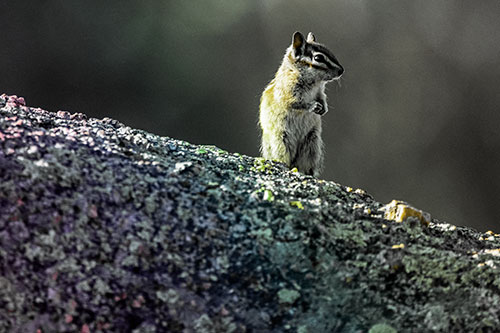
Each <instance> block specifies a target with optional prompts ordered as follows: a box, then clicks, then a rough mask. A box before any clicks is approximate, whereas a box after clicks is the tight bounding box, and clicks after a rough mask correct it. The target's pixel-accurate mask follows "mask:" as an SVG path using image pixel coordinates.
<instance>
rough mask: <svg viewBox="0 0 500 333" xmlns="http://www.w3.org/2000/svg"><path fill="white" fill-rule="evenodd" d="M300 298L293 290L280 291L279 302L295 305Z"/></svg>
mask: <svg viewBox="0 0 500 333" xmlns="http://www.w3.org/2000/svg"><path fill="white" fill-rule="evenodd" d="M299 297H300V293H299V292H298V291H297V290H293V289H281V290H280V291H278V301H279V302H280V303H285V304H293V303H295V301H296V300H297V299H298V298H299Z"/></svg>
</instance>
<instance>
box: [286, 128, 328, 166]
mask: <svg viewBox="0 0 500 333" xmlns="http://www.w3.org/2000/svg"><path fill="white" fill-rule="evenodd" d="M320 134H321V133H320V130H319V129H318V128H316V127H314V128H312V129H311V130H310V131H309V133H308V134H307V135H306V136H305V137H304V139H303V140H302V141H301V142H300V144H299V145H298V147H297V151H296V153H295V156H294V158H293V160H292V163H291V166H292V167H297V169H298V170H299V171H300V172H302V173H305V174H307V175H312V176H318V175H319V173H320V172H321V165H322V162H323V141H322V140H321V135H320Z"/></svg>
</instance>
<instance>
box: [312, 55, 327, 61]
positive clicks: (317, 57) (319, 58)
mask: <svg viewBox="0 0 500 333" xmlns="http://www.w3.org/2000/svg"><path fill="white" fill-rule="evenodd" d="M313 59H314V61H317V62H325V56H324V55H322V54H316V55H315V56H314V58H313Z"/></svg>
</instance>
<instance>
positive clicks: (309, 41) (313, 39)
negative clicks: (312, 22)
mask: <svg viewBox="0 0 500 333" xmlns="http://www.w3.org/2000/svg"><path fill="white" fill-rule="evenodd" d="M315 41H316V37H314V35H313V33H312V32H310V33H308V34H307V42H308V43H313V42H315Z"/></svg>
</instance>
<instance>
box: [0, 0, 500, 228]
mask: <svg viewBox="0 0 500 333" xmlns="http://www.w3.org/2000/svg"><path fill="white" fill-rule="evenodd" d="M0 3H1V4H2V6H0V8H1V19H0V40H1V46H0V68H1V74H0V93H1V92H4V93H7V94H17V95H20V96H24V97H25V98H26V100H27V103H28V105H30V106H39V107H42V108H45V109H48V110H51V111H57V110H68V111H71V112H83V113H86V114H87V115H89V116H93V117H98V118H102V117H106V116H107V117H112V118H116V119H118V120H120V121H121V122H123V123H125V124H127V125H129V126H132V127H136V128H142V129H144V130H147V131H149V132H153V133H156V134H159V135H164V136H170V137H173V138H177V139H182V140H186V141H189V142H192V143H198V144H214V145H217V146H218V147H220V148H223V149H225V150H228V151H230V152H239V153H243V154H247V155H251V156H257V155H258V154H259V150H258V147H259V130H258V126H257V113H258V105H259V98H260V94H261V92H262V90H263V89H264V87H265V86H266V84H267V83H268V82H269V81H270V80H271V79H272V78H273V76H274V73H275V71H276V69H277V68H278V66H279V65H280V62H281V58H282V56H283V54H284V51H285V49H286V48H287V47H288V45H289V44H290V42H291V36H292V33H293V32H294V31H296V30H299V31H302V32H303V33H307V32H309V31H312V32H314V33H315V35H316V38H317V40H318V41H319V42H321V43H324V44H325V45H327V46H328V47H329V48H330V49H331V50H332V51H333V52H334V53H335V55H336V56H337V58H338V59H339V61H340V63H341V64H342V65H343V66H344V68H345V69H346V72H345V74H344V76H343V78H342V80H341V82H340V83H341V84H340V85H338V84H336V83H335V82H333V83H330V84H329V86H328V96H329V104H330V112H329V113H328V114H327V115H326V116H325V117H324V118H323V124H324V131H323V133H324V134H323V139H324V141H325V144H326V165H325V170H324V172H323V174H322V178H324V179H327V180H333V181H336V182H339V183H341V184H344V185H348V186H351V187H353V188H363V189H365V190H366V191H368V192H369V193H370V194H372V195H373V196H374V197H375V199H376V200H378V201H381V202H389V201H390V200H392V199H393V198H397V199H403V200H405V201H408V202H410V203H411V204H413V205H414V206H416V207H419V208H421V209H423V210H426V211H428V212H430V213H431V214H432V215H433V217H436V218H439V219H442V220H444V221H447V222H449V223H453V224H457V225H468V226H472V227H474V228H476V229H479V230H482V231H486V230H489V229H491V230H493V231H496V232H500V219H499V218H498V216H499V215H500V214H499V213H500V203H499V198H500V172H499V170H500V149H499V148H500V131H499V130H498V128H499V123H500V113H499V112H498V111H499V105H500V19H499V17H500V2H499V1H496V0H491V1H474V2H473V1H452V0H449V1H434V0H427V1H412V0H380V1H370V0H335V1H332V0H330V1H327V0H323V1H322V0H307V1H304V0H302V1H298V0H255V1H250V0H231V1H229V0H227V1H221V0H197V1H194V0H193V1H181V0H177V1H175V0H170V1H137V0H136V1H131V0H121V1H95V0H94V1H90V0H87V1H75V0H58V1H56V0H45V1H25V0H17V1H7V0H0Z"/></svg>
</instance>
